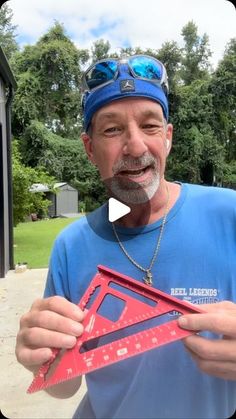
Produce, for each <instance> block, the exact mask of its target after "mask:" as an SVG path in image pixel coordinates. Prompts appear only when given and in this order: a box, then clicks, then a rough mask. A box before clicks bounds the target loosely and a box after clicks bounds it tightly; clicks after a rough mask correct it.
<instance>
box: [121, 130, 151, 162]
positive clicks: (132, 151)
mask: <svg viewBox="0 0 236 419" xmlns="http://www.w3.org/2000/svg"><path fill="white" fill-rule="evenodd" d="M146 151H148V147H147V145H146V143H145V135H144V133H143V132H142V131H141V130H140V129H139V128H138V127H135V128H132V129H129V130H128V132H127V133H126V136H125V144H124V148H123V153H124V154H125V155H131V156H133V157H139V156H142V155H143V154H144V153H145V152H146Z"/></svg>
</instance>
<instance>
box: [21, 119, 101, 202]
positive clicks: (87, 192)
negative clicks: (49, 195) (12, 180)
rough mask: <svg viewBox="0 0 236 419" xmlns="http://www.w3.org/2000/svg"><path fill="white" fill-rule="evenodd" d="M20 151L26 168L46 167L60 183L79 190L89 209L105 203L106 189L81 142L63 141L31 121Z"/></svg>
mask: <svg viewBox="0 0 236 419" xmlns="http://www.w3.org/2000/svg"><path fill="white" fill-rule="evenodd" d="M20 148H21V152H22V156H23V159H24V162H25V163H26V164H27V165H30V166H31V167H34V168H37V167H43V168H44V170H45V171H46V172H47V173H49V174H50V175H51V176H53V177H55V178H56V179H57V181H61V182H68V183H70V184H71V185H72V186H74V187H75V188H77V189H78V190H79V192H80V199H83V200H84V201H87V202H88V205H87V208H86V209H87V210H91V209H92V208H94V206H96V205H97V204H99V203H100V204H101V203H103V202H104V200H105V198H104V196H105V188H104V186H103V184H102V182H101V181H100V177H99V176H98V171H97V169H96V168H95V167H94V166H93V165H92V164H91V163H90V162H89V160H88V158H87V155H86V153H85V150H84V146H83V144H82V142H81V141H78V140H69V139H65V138H62V137H60V136H58V135H56V134H53V133H52V132H50V131H49V130H48V129H47V128H46V127H45V126H44V125H43V124H42V123H40V122H38V121H32V122H31V124H30V125H29V126H28V127H27V128H26V130H25V132H24V135H23V136H22V138H21V142H20ZM96 203H97V204H96Z"/></svg>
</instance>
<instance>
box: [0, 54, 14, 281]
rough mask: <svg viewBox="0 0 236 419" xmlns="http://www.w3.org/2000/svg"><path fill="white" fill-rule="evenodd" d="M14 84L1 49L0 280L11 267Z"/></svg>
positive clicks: (12, 265) (12, 264) (12, 256)
mask: <svg viewBox="0 0 236 419" xmlns="http://www.w3.org/2000/svg"><path fill="white" fill-rule="evenodd" d="M14 89H16V81H15V79H14V76H13V74H12V71H11V69H10V67H9V64H8V61H7V59H6V57H5V55H4V52H3V50H2V49H1V47H0V278H4V277H5V274H6V273H7V271H8V270H9V269H13V268H14V255H13V204H12V169H11V165H12V164H11V103H12V98H13V92H14Z"/></svg>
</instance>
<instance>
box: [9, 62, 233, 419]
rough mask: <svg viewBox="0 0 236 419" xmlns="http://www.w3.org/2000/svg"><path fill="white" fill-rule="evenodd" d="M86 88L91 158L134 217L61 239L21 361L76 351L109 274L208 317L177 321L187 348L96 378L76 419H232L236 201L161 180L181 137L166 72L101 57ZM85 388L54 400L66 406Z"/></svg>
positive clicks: (79, 224) (180, 345) (23, 338)
mask: <svg viewBox="0 0 236 419" xmlns="http://www.w3.org/2000/svg"><path fill="white" fill-rule="evenodd" d="M83 88H84V98H83V109H84V122H85V132H84V133H83V134H82V139H83V142H84V145H85V149H86V152H87V155H88V157H89V159H90V160H91V162H92V163H93V164H95V165H96V166H97V167H98V170H99V172H100V175H101V178H102V179H103V181H104V182H105V184H106V185H107V187H108V191H109V193H110V195H112V196H115V197H116V198H117V199H121V201H122V202H126V203H127V204H128V205H129V206H130V208H131V212H130V213H129V214H127V215H126V216H124V217H123V218H121V219H120V220H118V221H117V222H115V223H110V222H109V220H108V217H107V204H105V205H103V206H102V207H101V208H99V209H98V210H96V211H94V212H93V213H92V214H90V215H89V216H88V217H87V218H86V217H83V218H81V219H80V220H79V221H76V222H75V223H73V224H72V225H70V226H69V227H68V228H66V229H65V230H64V231H63V232H62V233H61V234H60V235H59V237H58V238H57V240H56V242H55V245H54V249H53V252H52V257H51V262H50V269H49V275H48V280H47V285H46V290H45V296H44V297H45V298H44V299H39V300H37V301H36V302H35V303H34V304H33V305H32V308H31V310H30V311H29V312H28V313H27V314H25V315H24V316H23V317H22V319H21V327H20V331H19V333H18V337H17V346H16V355H17V358H18V360H19V362H21V363H22V364H23V365H24V366H25V367H26V368H28V369H30V370H32V371H33V372H35V371H37V370H38V367H39V365H41V364H42V363H43V362H45V361H47V360H48V359H50V357H51V348H54V347H56V348H71V347H73V346H74V345H75V342H76V337H77V336H80V335H81V334H82V333H83V319H84V317H85V313H84V312H82V311H81V310H80V309H79V308H78V307H77V305H76V304H77V303H78V302H79V300H80V298H81V296H82V295H83V294H84V292H85V290H86V289H87V287H88V285H89V283H90V281H91V279H92V278H93V276H94V274H95V273H96V271H97V265H98V264H102V265H105V266H108V267H109V268H112V269H114V270H116V271H119V272H121V273H123V274H126V275H128V276H131V277H133V278H135V279H137V280H139V281H140V282H143V281H144V282H146V283H147V284H149V285H150V286H153V287H156V288H159V289H161V290H162V291H164V292H167V293H168V294H171V295H174V296H177V297H179V298H182V299H186V300H188V301H190V302H192V303H195V304H202V303H205V304H203V306H202V307H203V308H204V310H205V311H206V313H204V314H191V315H186V316H182V317H180V318H179V320H178V321H179V325H180V326H181V327H183V328H187V329H189V330H193V331H196V334H194V335H192V336H189V337H187V338H185V339H184V341H178V342H175V343H172V344H169V345H166V346H163V347H161V348H157V349H154V350H151V351H148V352H146V353H144V354H142V355H137V356H135V357H132V358H130V359H127V360H124V361H122V362H118V363H116V364H114V365H111V366H108V367H106V368H103V369H100V370H97V371H95V372H92V373H90V374H88V375H87V377H86V381H87V387H88V393H87V394H86V396H85V398H84V399H83V401H82V403H81V405H80V406H79V407H78V409H77V411H76V413H75V416H74V417H76V418H77V417H79V418H181V419H183V418H188V419H190V418H227V417H229V416H231V415H232V414H233V412H234V410H235V407H236V304H235V303H236V258H235V254H236V234H235V227H236V194H235V192H234V191H232V190H226V189H218V188H210V187H203V186H197V185H188V184H181V183H178V182H176V183H175V182H173V183H171V182H167V181H166V180H165V176H164V174H165V165H166V159H167V157H168V154H169V152H170V148H171V144H172V132H173V127H172V125H171V124H170V123H168V101H167V90H168V85H167V76H166V72H165V68H164V66H163V65H162V64H161V63H160V62H158V61H157V60H155V59H153V58H152V57H146V56H134V57H127V58H126V59H123V60H120V61H116V60H113V59H104V60H102V61H101V62H98V63H95V64H93V65H92V66H91V67H90V68H89V69H88V70H87V72H85V75H84V79H83ZM106 309H107V311H108V312H110V313H115V312H116V310H117V306H116V304H115V303H114V302H113V303H111V304H110V305H109V303H108V307H107V308H106ZM172 314H173V313H172ZM167 317H169V318H170V317H171V316H167ZM199 331H200V333H198V332H199ZM80 383H81V380H80V378H79V377H77V378H75V379H73V380H70V381H67V382H64V383H61V384H58V385H56V386H53V387H51V388H49V389H48V390H47V391H48V392H49V393H50V394H51V395H53V396H55V397H60V398H63V397H70V396H71V395H72V394H74V393H75V392H76V391H77V389H78V388H79V386H80Z"/></svg>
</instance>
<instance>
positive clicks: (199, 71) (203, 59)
mask: <svg viewBox="0 0 236 419" xmlns="http://www.w3.org/2000/svg"><path fill="white" fill-rule="evenodd" d="M197 31H198V28H197V26H196V25H195V23H194V22H193V21H191V22H188V23H187V25H185V26H184V27H183V29H182V32H181V34H182V36H183V39H184V43H185V45H184V48H183V50H182V69H181V77H182V80H183V82H184V84H186V85H188V84H190V83H192V82H193V81H194V80H198V79H202V78H205V77H206V76H207V75H208V73H209V70H210V63H209V57H210V56H211V51H210V48H209V37H208V35H207V34H204V35H203V36H202V37H200V36H199V35H198V33H197Z"/></svg>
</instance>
